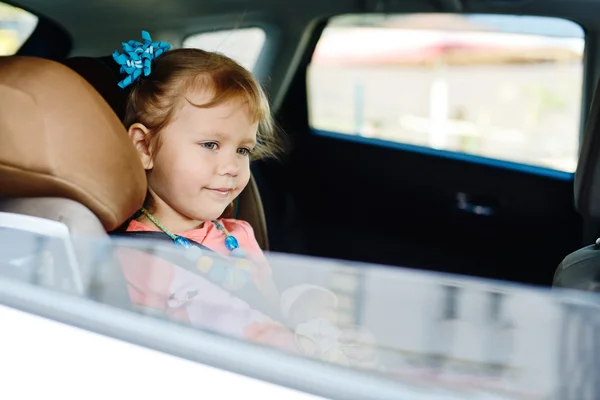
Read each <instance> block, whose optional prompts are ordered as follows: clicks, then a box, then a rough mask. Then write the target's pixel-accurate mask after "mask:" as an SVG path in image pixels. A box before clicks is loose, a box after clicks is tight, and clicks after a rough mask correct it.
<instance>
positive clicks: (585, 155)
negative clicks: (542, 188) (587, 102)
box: [553, 81, 600, 291]
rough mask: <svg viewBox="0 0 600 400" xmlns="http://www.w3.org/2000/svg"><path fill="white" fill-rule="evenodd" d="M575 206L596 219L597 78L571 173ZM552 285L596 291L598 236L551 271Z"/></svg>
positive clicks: (599, 154) (599, 181) (599, 167)
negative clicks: (574, 169) (577, 159)
mask: <svg viewBox="0 0 600 400" xmlns="http://www.w3.org/2000/svg"><path fill="white" fill-rule="evenodd" d="M574 192H575V193H574V194H575V206H576V208H577V211H578V212H579V213H580V214H581V215H582V216H583V218H584V219H585V220H586V221H588V222H591V223H597V222H598V221H600V81H599V82H598V85H597V87H596V91H595V95H594V99H593V101H592V106H591V108H590V112H589V115H588V121H587V124H586V127H585V135H584V137H583V144H582V146H581V154H580V156H579V162H578V164H577V171H576V172H575V185H574ZM553 286H556V287H566V288H572V289H583V290H590V291H600V239H599V240H597V241H596V243H595V244H592V245H589V246H586V247H584V248H582V249H579V250H577V251H574V252H573V253H571V254H569V255H568V256H567V257H565V259H564V260H563V261H562V262H561V263H560V265H559V266H558V268H557V269H556V272H555V274H554V281H553Z"/></svg>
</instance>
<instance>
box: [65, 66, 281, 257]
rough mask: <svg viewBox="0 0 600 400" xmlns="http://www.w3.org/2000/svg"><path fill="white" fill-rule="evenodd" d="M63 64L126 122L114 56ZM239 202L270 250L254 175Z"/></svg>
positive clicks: (241, 212)
mask: <svg viewBox="0 0 600 400" xmlns="http://www.w3.org/2000/svg"><path fill="white" fill-rule="evenodd" d="M63 64H64V65H66V66H68V67H69V68H71V69H73V70H74V71H76V72H77V73H79V74H80V75H81V76H82V77H84V78H85V79H86V80H87V81H88V82H89V83H90V84H91V85H92V86H93V87H94V88H95V89H96V90H97V91H98V92H99V93H100V95H102V97H103V98H104V100H105V101H106V102H107V103H108V104H109V105H110V106H111V107H112V109H113V111H114V112H115V113H116V114H117V116H118V117H119V119H120V120H121V121H122V120H123V116H124V114H125V101H126V98H127V90H123V89H121V88H120V87H118V86H117V82H119V80H120V79H121V78H120V77H119V66H118V65H117V63H115V62H114V61H113V59H112V57H111V56H104V57H98V58H93V57H72V58H68V59H66V60H64V61H63ZM236 202H237V204H236V209H237V215H236V218H238V219H241V220H244V221H246V222H248V223H249V224H250V226H252V229H253V230H254V235H255V237H256V240H257V241H258V244H259V245H260V247H261V248H262V249H263V250H267V249H268V247H269V242H268V236H267V224H266V222H265V214H264V210H263V205H262V201H261V198H260V193H259V191H258V186H257V184H256V181H255V180H254V177H253V176H251V177H250V182H249V183H248V186H247V187H246V188H245V189H244V191H242V193H241V194H240V196H239V197H238V198H237V200H236Z"/></svg>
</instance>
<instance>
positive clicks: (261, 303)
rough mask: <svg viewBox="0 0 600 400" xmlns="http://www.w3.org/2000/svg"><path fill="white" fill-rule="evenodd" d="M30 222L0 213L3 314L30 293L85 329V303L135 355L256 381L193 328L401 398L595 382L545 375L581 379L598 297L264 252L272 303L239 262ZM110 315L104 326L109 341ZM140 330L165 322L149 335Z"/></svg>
mask: <svg viewBox="0 0 600 400" xmlns="http://www.w3.org/2000/svg"><path fill="white" fill-rule="evenodd" d="M27 220H28V221H32V224H30V225H27V226H26V225H25V224H23V226H22V227H21V228H17V227H15V225H16V224H14V223H10V224H7V223H6V222H7V221H8V220H7V219H6V215H0V239H1V241H2V243H3V244H4V246H0V305H1V304H2V301H3V300H6V299H7V298H8V294H9V293H14V295H15V296H16V298H18V299H20V300H19V301H20V302H22V303H23V304H24V306H27V307H31V305H32V302H34V301H35V300H34V298H35V296H36V292H35V291H33V290H32V288H39V289H40V293H41V294H43V293H46V294H56V296H55V298H52V297H51V296H48V295H46V296H42V298H45V300H44V301H43V302H41V303H40V304H37V309H40V310H41V309H46V310H52V312H53V314H52V315H54V316H55V317H54V318H56V315H57V312H58V311H59V310H60V309H62V308H63V307H64V304H65V303H66V302H67V301H68V300H70V302H71V303H72V304H73V305H74V307H73V309H71V311H70V312H71V314H66V315H67V316H68V318H65V320H66V321H73V319H74V318H80V319H81V320H84V321H86V322H85V323H83V322H82V325H83V326H86V327H88V326H90V323H89V321H90V319H93V318H95V315H94V312H93V310H94V308H91V309H90V311H89V312H83V311H82V310H83V309H82V308H81V307H84V306H86V304H87V305H88V306H89V303H90V302H89V301H88V300H87V299H93V300H94V302H93V304H96V303H103V305H104V307H101V308H100V309H99V310H96V311H95V312H96V313H97V314H98V315H97V317H99V318H100V319H99V321H101V320H104V321H105V322H104V323H103V324H98V325H97V326H99V327H100V328H98V329H99V332H101V333H106V332H113V334H116V335H117V337H118V336H121V337H131V335H134V336H135V335H142V336H143V335H147V336H148V337H150V338H151V340H150V342H144V341H141V344H142V345H144V346H146V345H148V343H152V345H153V346H155V348H158V349H164V348H165V345H166V344H168V343H173V342H177V343H178V344H177V346H176V349H178V350H177V351H178V352H179V354H182V353H183V354H187V356H188V357H202V356H204V357H205V359H206V360H208V361H210V360H211V359H212V361H211V362H215V361H214V360H217V359H218V360H219V366H220V367H221V368H223V367H225V368H231V369H233V370H235V368H237V367H238V366H244V365H245V366H247V367H248V368H250V369H253V368H258V367H259V366H260V365H261V362H259V361H257V360H255V359H248V358H244V357H243V356H242V355H241V354H240V355H237V356H235V357H233V359H234V364H231V363H226V362H225V361H224V360H225V359H226V357H230V356H231V354H225V351H224V350H221V352H222V354H220V357H219V354H217V353H215V352H216V350H215V349H213V350H212V351H213V353H206V352H205V351H206V350H202V348H201V347H197V346H199V344H198V343H196V342H195V341H194V340H193V339H189V336H192V337H193V336H194V335H193V333H195V332H194V331H193V330H191V329H189V328H190V327H192V328H195V329H197V333H198V335H199V336H200V338H202V337H214V338H222V339H226V340H224V341H223V340H222V341H221V343H222V344H221V345H219V346H221V347H220V348H221V349H230V348H232V347H235V346H234V345H235V343H245V344H249V345H251V346H252V348H253V349H254V350H255V351H258V352H259V351H263V352H264V353H263V354H270V353H271V352H275V353H278V354H279V353H283V354H286V355H288V356H289V358H287V359H286V362H287V365H288V366H289V368H290V370H294V368H295V367H293V365H294V364H293V363H294V362H298V366H300V365H306V366H308V367H309V366H310V364H306V363H304V362H303V361H307V359H308V360H312V361H314V362H316V363H317V364H318V365H331V364H333V365H335V366H336V367H337V368H336V369H338V368H339V369H340V370H348V371H361V372H362V373H363V376H365V377H375V376H377V377H379V378H381V379H382V382H394V383H396V384H398V386H402V387H404V390H405V391H406V392H404V394H402V395H400V396H399V398H410V399H429V398H436V399H445V398H483V397H485V398H492V397H493V398H498V399H525V398H555V397H556V398H566V397H564V396H560V395H559V392H557V391H558V390H559V389H560V388H562V387H563V385H565V387H569V388H570V389H568V390H571V389H573V390H576V391H578V390H579V391H580V390H587V389H586V388H587V385H593V384H595V382H596V380H595V379H594V377H595V375H594V374H590V375H589V376H587V375H585V374H583V372H582V373H581V374H582V376H581V377H580V379H576V380H573V379H566V381H565V382H562V381H561V382H557V380H556V379H557V378H556V371H557V370H559V369H560V368H563V365H564V366H565V368H567V367H568V369H567V371H579V368H584V369H582V370H581V371H584V370H585V368H587V367H585V366H586V365H588V363H590V362H593V361H594V360H596V359H595V358H594V357H596V358H597V356H598V355H597V353H594V352H591V351H588V350H589V346H591V344H589V343H590V342H589V341H588V340H587V339H589V337H594V335H591V336H589V335H590V332H592V333H593V332H596V330H597V329H598V327H599V326H600V324H598V318H597V317H594V316H597V315H598V308H597V307H598V304H600V303H599V302H598V298H597V296H596V297H594V298H591V297H590V296H588V295H587V294H585V293H584V294H581V296H579V297H578V296H577V294H576V293H572V292H568V293H561V292H557V291H553V292H552V293H550V290H547V291H546V290H542V289H539V288H535V289H532V288H528V287H526V286H522V285H518V286H517V285H511V284H506V283H501V282H495V281H485V280H479V279H468V278H462V277H457V276H450V275H446V274H435V273H424V272H417V271H414V270H409V269H404V268H392V267H382V266H377V265H374V264H367V263H360V264H359V263H354V262H349V261H342V260H328V259H322V258H316V257H302V256H296V255H291V254H277V253H269V254H267V255H266V262H268V264H269V265H270V267H271V269H272V271H273V276H275V277H276V284H277V286H278V288H279V289H280V291H281V296H280V298H279V299H276V300H273V299H268V298H266V297H264V296H262V295H260V293H259V291H258V290H257V288H256V287H255V286H254V283H253V281H252V279H246V280H244V284H241V285H240V284H238V283H239V282H238V283H235V282H234V281H235V280H236V279H235V276H234V275H232V273H231V272H232V271H234V270H231V269H230V268H241V269H242V270H244V269H245V268H248V265H249V264H248V263H240V262H239V261H238V262H235V263H234V262H233V261H232V260H228V259H225V258H224V257H221V256H219V255H217V254H216V253H211V252H204V253H202V252H201V254H198V253H195V252H190V251H189V249H183V248H179V247H176V246H174V245H173V244H172V243H170V242H168V241H163V240H152V239H140V238H131V237H129V238H127V237H124V238H119V237H112V238H111V239H110V240H107V239H106V238H96V239H94V238H91V237H83V236H79V237H68V236H64V235H63V234H62V230H61V229H58V228H56V227H54V228H52V227H51V226H49V225H48V226H47V227H44V228H43V229H42V227H40V226H37V225H36V224H33V219H31V217H28V218H27ZM9 222H10V221H9ZM51 222H52V221H51ZM57 224H59V223H52V225H57ZM7 225H10V226H7ZM11 226H12V227H11ZM51 228H52V229H51ZM65 229H66V228H65ZM65 253H72V254H73V255H74V257H65ZM482 268H485V266H482ZM76 271H77V272H76ZM75 272H76V273H75ZM111 272H112V274H114V275H115V276H114V277H115V278H116V277H120V278H121V279H123V280H124V282H123V289H124V290H127V291H128V293H129V298H128V300H129V301H128V302H126V303H123V304H118V303H117V302H115V299H114V296H115V294H116V293H117V290H116V289H117V288H118V287H119V286H117V283H118V282H119V281H118V279H109V276H108V274H109V273H111ZM76 281H80V282H81V283H82V285H80V284H77V283H75V282H76ZM69 282H71V284H69ZM125 285H126V287H125ZM81 287H83V289H82V290H81V289H80V288H81ZM11 288H12V289H11ZM103 293H104V294H103ZM12 301H13V303H12V304H18V303H14V301H15V300H14V299H13V300H12ZM131 305H133V308H131ZM75 306H77V307H75ZM86 307H87V306H86ZM0 308H1V306H0ZM73 310H75V311H73ZM111 310H114V311H115V312H114V316H112V318H111V320H112V322H110V323H111V324H114V325H115V326H114V327H113V326H112V325H111V327H110V329H109V328H108V327H106V320H107V319H108V318H109V317H110V316H111V314H110V312H111ZM0 311H1V310H0ZM140 316H142V317H143V318H140ZM267 316H268V317H267ZM349 316H351V317H349ZM144 321H146V322H144ZM148 321H161V322H162V323H163V324H160V325H156V326H155V327H154V328H152V329H155V330H154V331H151V332H149V331H148V327H149V322H148ZM118 326H123V328H122V329H121V330H119V329H118V328H117V327H118ZM179 328H181V330H179ZM567 328H568V329H567ZM135 329H139V330H140V331H141V332H145V333H135V331H134V330H135ZM592 329H593V330H592ZM28 332H31V330H29V331H28ZM203 333H207V334H208V335H204V336H202V334H203ZM586 335H588V336H589V337H587V336H586ZM586 338H587V339H586ZM184 339H185V340H184ZM584 339H586V340H584ZM127 340H130V339H127ZM145 340H149V339H145ZM190 340H191V341H190ZM213 343H215V344H216V342H214V341H213ZM186 346H189V348H188V347H186ZM586 346H587V347H586ZM274 350H276V351H274ZM188 351H189V353H188ZM532 354H533V355H535V357H533V356H532ZM588 356H589V357H588ZM586 357H588V358H586ZM230 358H231V357H230ZM302 359H304V360H302ZM596 361H597V360H596ZM253 362H256V364H253ZM263 366H264V365H263ZM329 371H330V372H331V371H333V370H329ZM573 373H576V374H579V372H573ZM264 376H272V375H263V377H264ZM561 376H562V375H561ZM567 376H570V375H568V374H567ZM328 378H329V376H327V377H323V379H321V380H320V381H321V382H328V381H329V379H328ZM332 378H333V375H332ZM369 379H371V378H369ZM309 382H310V381H309ZM329 382H332V381H329ZM359 383H360V382H354V381H352V383H348V384H349V385H356V384H359ZM414 384H418V385H422V387H428V388H429V389H431V390H430V391H424V392H422V389H421V390H420V391H419V393H422V395H423V396H424V397H421V395H417V394H415V393H414V392H413V391H414V390H416V389H415V386H414ZM334 387H335V386H334ZM362 387H363V388H364V387H365V385H363V386H362ZM346 389H348V390H350V388H347V387H344V388H339V389H337V390H340V392H339V395H338V396H334V398H336V397H339V398H396V397H398V396H390V395H389V393H388V395H387V396H384V395H379V396H376V395H373V394H371V395H370V394H369V393H367V392H365V393H361V394H358V395H356V396H354V397H352V396H348V395H347V392H343V393H342V392H341V391H343V390H346ZM376 390H381V387H379V389H376ZM398 393H401V392H398ZM582 393H583V392H582ZM361 395H362V396H361ZM328 397H329V396H328ZM575 397H576V398H580V397H581V396H575ZM594 398H597V396H596V397H594Z"/></svg>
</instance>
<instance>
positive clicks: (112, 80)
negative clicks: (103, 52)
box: [62, 56, 128, 121]
mask: <svg viewBox="0 0 600 400" xmlns="http://www.w3.org/2000/svg"><path fill="white" fill-rule="evenodd" d="M62 64H64V65H66V66H67V67H69V68H71V69H72V70H74V71H75V72H77V73H78V74H79V75H81V76H82V77H83V78H84V79H85V80H86V81H88V83H89V84H90V85H92V86H93V87H94V89H96V90H97V91H98V93H100V95H101V96H102V97H103V98H104V100H105V101H106V102H107V103H108V105H109V106H110V107H111V108H112V109H113V111H114V112H115V114H117V116H118V117H119V119H120V120H121V121H122V120H123V118H124V114H125V102H126V101H127V93H128V90H127V89H125V90H123V89H121V88H120V87H119V86H117V82H119V81H120V80H121V78H120V77H119V68H120V67H119V65H118V64H117V63H116V62H114V61H113V59H112V56H104V57H98V58H94V57H71V58H67V59H65V60H63V61H62Z"/></svg>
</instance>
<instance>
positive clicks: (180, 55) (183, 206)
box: [114, 32, 310, 351]
mask: <svg viewBox="0 0 600 400" xmlns="http://www.w3.org/2000/svg"><path fill="white" fill-rule="evenodd" d="M142 37H143V39H144V42H143V43H140V42H134V41H130V42H128V43H124V44H123V50H124V52H123V54H119V53H117V52H115V54H114V58H115V61H116V62H118V63H119V64H120V65H121V66H122V67H121V71H122V72H123V73H125V74H127V76H126V77H125V79H123V81H121V82H120V83H119V86H121V87H127V86H129V85H131V89H130V92H129V94H128V99H127V107H126V112H125V119H124V123H125V126H126V128H127V130H128V133H129V136H130V138H131V140H132V142H133V144H134V146H135V148H136V149H137V151H138V154H139V156H140V160H141V162H142V165H143V167H144V168H145V170H146V175H147V180H148V194H147V198H146V201H145V204H144V206H143V208H142V209H141V210H140V212H139V213H138V214H137V215H136V216H134V218H133V219H132V220H131V221H130V222H129V223H128V225H127V226H126V230H127V231H158V232H163V233H164V234H165V235H167V236H168V237H170V238H171V239H172V240H173V241H174V242H175V243H177V244H179V245H181V246H183V247H188V246H190V243H189V241H188V240H187V239H191V240H193V241H195V242H197V243H200V244H202V245H204V246H206V247H208V248H210V249H212V250H214V251H215V252H217V253H220V254H222V255H224V256H231V257H234V258H244V259H248V260H250V261H251V263H250V264H248V265H249V268H250V269H251V276H252V282H253V283H254V284H255V285H256V286H257V288H259V290H260V291H261V292H262V293H263V294H264V295H265V296H267V297H269V298H271V299H272V300H273V301H276V302H277V304H279V296H278V293H277V291H276V289H275V285H274V284H273V281H272V278H271V270H270V268H269V266H268V264H267V262H266V260H265V257H264V255H263V253H262V251H261V249H260V247H259V245H258V243H257V241H256V239H255V237H254V233H253V230H252V228H251V226H250V225H249V224H248V223H247V222H244V221H240V220H236V219H232V218H224V215H226V214H227V211H228V209H229V208H230V207H231V205H232V202H233V201H234V200H235V199H236V197H237V196H238V195H239V194H240V193H241V192H242V190H243V189H244V188H245V187H246V185H247V184H248V181H249V179H250V161H251V160H253V159H259V158H264V157H269V156H275V155H276V154H277V153H278V152H279V150H280V147H279V146H278V140H277V137H276V134H275V130H274V124H273V120H272V117H271V113H270V109H269V103H268V100H267V98H266V96H265V94H264V92H263V90H262V89H261V87H260V85H259V83H258V82H257V81H256V79H255V78H254V77H253V76H252V74H251V73H250V72H248V71H247V70H246V69H244V68H243V67H241V66H240V65H239V64H237V63H236V62H235V61H233V60H231V59H230V58H228V57H226V56H224V55H220V54H217V53H211V52H206V51H203V50H198V49H178V50H172V51H167V50H169V45H167V44H165V43H161V42H159V43H156V42H152V41H151V39H150V36H149V34H148V33H147V32H142ZM120 259H121V264H122V265H123V271H124V274H125V278H126V280H127V282H128V284H129V290H130V295H131V298H132V302H133V303H134V304H135V305H137V306H141V307H144V308H146V309H148V308H150V309H153V310H157V311H159V312H161V313H163V314H165V315H167V316H170V317H172V318H176V319H179V320H183V321H186V322H189V323H191V324H193V325H197V326H202V327H208V328H210V329H215V330H218V331H220V332H223V333H228V334H231V335H234V336H241V337H245V338H247V339H253V340H256V341H260V342H265V343H269V344H271V345H277V343H278V344H279V346H281V347H284V348H287V349H288V350H292V351H294V350H298V343H297V338H296V337H295V336H294V335H293V334H292V333H291V331H289V330H287V329H285V328H283V327H281V326H278V325H277V324H275V323H274V322H273V321H271V320H270V319H269V318H267V317H265V316H264V315H262V314H261V313H259V312H257V311H255V310H253V309H252V308H251V307H249V306H248V305H247V304H245V303H244V302H242V301H241V300H239V299H237V298H236V297H234V296H233V295H231V294H230V293H229V292H227V291H225V290H223V289H222V288H221V287H219V286H218V285H215V284H213V283H212V282H210V281H209V280H207V279H203V278H202V277H200V276H198V275H196V274H192V273H191V272H189V271H186V270H184V269H182V268H177V267H175V266H173V265H171V264H170V263H168V262H167V261H165V260H162V259H160V258H158V257H154V256H152V255H150V254H146V253H142V252H138V251H133V250H131V251H124V252H122V253H120ZM198 268H199V269H201V270H202V269H203V268H204V267H203V266H201V265H198ZM207 268H210V265H209V266H207ZM204 272H206V271H204ZM305 347H306V346H305ZM309 351H310V350H309Z"/></svg>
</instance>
